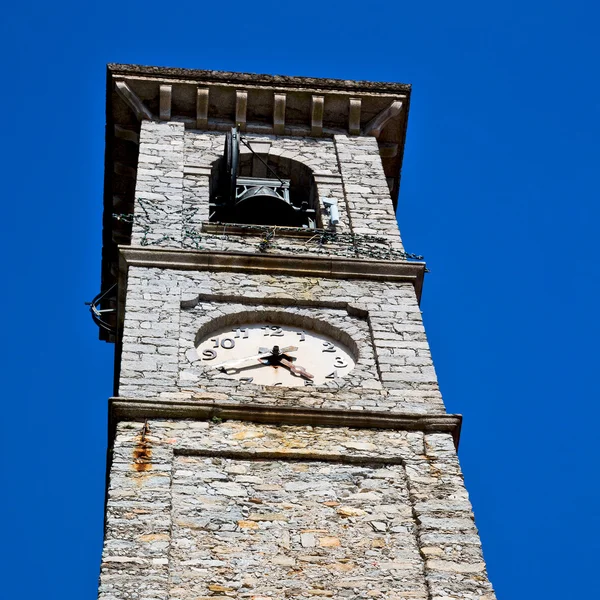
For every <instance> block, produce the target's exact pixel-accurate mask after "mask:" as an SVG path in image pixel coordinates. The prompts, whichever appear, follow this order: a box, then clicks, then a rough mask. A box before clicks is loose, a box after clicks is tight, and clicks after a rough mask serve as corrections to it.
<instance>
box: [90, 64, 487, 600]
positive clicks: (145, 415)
mask: <svg viewBox="0 0 600 600" xmlns="http://www.w3.org/2000/svg"><path fill="white" fill-rule="evenodd" d="M409 102H410V86H408V85H405V84H398V83H372V82H357V81H342V80H334V79H311V78H304V77H284V76H266V75H251V74H243V73H225V72H216V71H195V70H183V69H166V68H157V67H140V66H133V65H109V66H108V77H107V130H106V132H107V133H106V177H105V198H104V202H105V208H104V233H103V263H102V285H101V292H100V294H99V295H98V296H97V298H96V299H95V301H94V302H93V303H92V307H91V308H92V315H93V317H94V319H95V321H96V322H97V324H98V325H99V326H100V337H101V339H104V340H106V341H109V342H112V343H115V344H116V350H117V352H116V357H117V358H116V366H115V384H114V397H112V398H111V399H110V400H109V422H110V430H109V455H108V456H109V460H108V470H109V479H108V489H107V500H106V523H105V525H106V526H105V542H104V551H103V556H102V566H101V577H100V591H99V597H100V599H101V600H125V599H127V600H130V599H136V600H208V599H213V600H225V599H228V598H248V599H252V600H280V599H284V598H298V599H300V598H304V599H308V598H315V597H325V598H348V599H358V598H382V599H386V600H409V599H411V600H412V599H417V600H434V599H435V600H442V599H443V600H459V599H460V600H462V599H464V600H475V599H478V600H494V599H495V596H494V592H493V590H492V587H491V585H490V583H489V581H488V578H487V575H486V570H485V563H484V561H483V557H482V553H481V547H480V541H479V537H478V534H477V529H476V527H475V524H474V520H473V514H472V511H471V505H470V503H469V500H468V494H467V492H466V489H465V487H464V483H463V479H462V475H461V472H460V467H459V464H458V460H457V456H456V448H457V445H458V439H459V432H460V425H461V418H460V416H459V415H452V414H448V413H447V412H446V411H445V408H444V404H443V402H442V398H441V395H440V392H439V389H438V383H437V379H436V375H435V371H434V368H433V364H432V361H431V355H430V352H429V347H428V343H427V339H426V336H425V332H424V329H423V323H422V319H421V313H420V310H419V299H420V295H421V288H422V283H423V276H424V272H425V264H424V263H423V262H422V261H421V260H420V257H416V256H414V255H410V254H407V253H406V251H405V249H404V247H403V245H402V241H401V238H400V233H399V230H398V225H397V222H396V216H395V206H396V202H397V198H398V190H399V181H400V171H401V164H402V156H403V151H404V140H405V134H406V124H407V117H408V110H409Z"/></svg>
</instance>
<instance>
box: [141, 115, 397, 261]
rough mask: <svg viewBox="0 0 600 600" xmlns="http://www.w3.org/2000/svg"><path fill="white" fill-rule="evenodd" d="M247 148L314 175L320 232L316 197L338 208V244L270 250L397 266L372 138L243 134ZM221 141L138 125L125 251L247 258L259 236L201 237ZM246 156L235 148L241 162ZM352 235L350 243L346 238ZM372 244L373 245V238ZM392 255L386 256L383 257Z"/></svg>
mask: <svg viewBox="0 0 600 600" xmlns="http://www.w3.org/2000/svg"><path fill="white" fill-rule="evenodd" d="M246 138H247V140H248V142H249V143H250V145H253V146H254V147H257V148H259V149H260V151H261V153H262V154H263V155H264V156H266V157H270V158H272V159H274V160H284V161H285V160H288V161H296V162H298V163H301V164H303V165H305V166H306V167H307V168H309V169H310V170H311V171H312V172H313V175H314V179H315V185H316V189H317V193H318V202H319V207H318V210H319V212H320V219H321V221H322V226H323V227H325V228H327V227H328V226H329V224H330V223H329V216H328V213H327V211H325V210H324V205H323V202H322V201H323V198H334V199H336V200H337V201H338V209H339V213H340V221H339V223H338V225H337V226H336V228H335V230H336V232H337V234H338V238H339V236H340V235H342V236H343V235H344V234H347V235H346V237H343V238H339V239H338V240H337V241H336V240H332V239H331V236H329V237H328V238H327V239H326V240H325V241H326V243H323V242H324V238H323V237H322V236H314V238H312V239H310V241H309V242H307V238H306V237H305V236H300V237H299V238H294V236H290V235H286V236H282V235H281V234H278V233H277V232H276V231H275V232H274V233H275V235H274V237H273V238H272V239H271V240H270V250H271V251H274V252H278V253H287V252H290V253H303V254H304V253H313V254H320V255H331V256H348V257H354V256H359V257H361V258H367V259H368V258H379V259H387V258H391V259H398V258H399V257H400V258H401V255H398V254H393V252H400V253H401V252H403V247H402V242H401V240H400V234H399V231H398V225H397V223H396V218H395V215H394V209H393V205H392V200H391V197H390V193H389V190H388V187H387V181H386V178H385V174H384V172H383V167H382V164H381V158H380V156H379V148H378V145H377V140H376V139H375V138H353V137H348V136H343V135H339V136H336V137H335V139H325V138H318V139H317V138H297V137H278V136H272V135H257V134H251V135H250V134H249V135H247V136H246ZM224 140H225V135H224V134H223V133H216V132H200V131H194V130H185V129H184V126H183V124H182V123H177V122H153V121H143V122H142V125H141V133H140V152H139V164H138V172H137V173H138V174H137V183H136V195H135V196H136V197H135V210H134V223H133V233H132V244H137V245H149V246H162V247H171V248H182V247H183V248H190V249H205V250H219V251H227V250H233V251H241V252H253V251H256V250H257V247H258V245H259V244H260V242H261V240H262V239H263V237H264V234H263V233H261V232H257V233H256V234H255V235H243V236H241V235H238V234H235V233H233V232H232V231H231V228H230V230H229V231H228V230H227V229H226V228H224V229H223V231H219V232H214V231H212V232H207V231H205V230H203V223H208V221H209V217H210V215H209V200H210V198H209V192H210V175H211V170H212V168H213V166H214V163H215V162H216V161H217V160H218V159H219V158H220V157H221V156H222V154H223V146H224ZM249 152H250V150H249V149H248V148H247V147H246V146H244V145H242V146H241V147H240V153H241V156H244V155H245V154H248V153H249ZM349 235H352V236H353V237H348V236H349ZM375 238H376V239H375ZM391 252H392V253H391Z"/></svg>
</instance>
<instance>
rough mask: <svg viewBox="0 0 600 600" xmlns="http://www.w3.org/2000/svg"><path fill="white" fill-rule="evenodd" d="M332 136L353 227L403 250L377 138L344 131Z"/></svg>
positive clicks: (357, 231)
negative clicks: (344, 133)
mask: <svg viewBox="0 0 600 600" xmlns="http://www.w3.org/2000/svg"><path fill="white" fill-rule="evenodd" d="M334 139H335V147H336V150H337V157H338V161H339V164H340V171H341V174H342V179H343V182H344V192H345V196H346V202H347V205H348V213H349V215H350V226H351V228H352V231H353V232H354V233H357V234H370V235H377V236H381V237H383V238H384V239H386V240H387V242H388V244H389V245H390V246H391V247H392V248H394V249H396V250H400V251H401V250H403V248H402V242H401V240H400V230H399V229H398V222H397V221H396V214H395V213H394V207H393V204H392V201H391V198H390V191H389V188H388V185H387V181H386V178H385V173H384V172H383V165H382V164H381V158H380V157H379V146H378V145H377V140H376V139H375V138H373V137H350V136H347V135H336V136H335V138H334Z"/></svg>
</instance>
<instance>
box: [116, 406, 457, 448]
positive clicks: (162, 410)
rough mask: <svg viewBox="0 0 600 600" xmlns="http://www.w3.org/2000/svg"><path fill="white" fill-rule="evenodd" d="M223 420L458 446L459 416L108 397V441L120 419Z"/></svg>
mask: <svg viewBox="0 0 600 600" xmlns="http://www.w3.org/2000/svg"><path fill="white" fill-rule="evenodd" d="M213 418H217V419H222V420H234V421H250V422H254V423H271V424H279V425H313V426H321V427H355V428H367V429H400V430H407V431H423V432H426V433H449V434H451V435H452V438H453V439H454V445H455V447H456V448H457V449H458V442H459V438H460V429H461V424H462V415H448V414H437V415H413V414H403V413H395V412H385V413H382V412H374V411H361V412H356V411H348V410H330V409H323V408H313V409H298V408H292V407H283V406H275V405H254V404H219V403H209V404H206V403H202V402H198V401H194V400H175V401H173V400H160V399H147V398H122V397H113V398H110V399H109V432H110V433H109V437H110V440H109V442H110V443H111V444H112V440H113V438H114V433H115V428H116V424H117V423H118V422H119V421H126V420H140V419H193V420H208V419H213Z"/></svg>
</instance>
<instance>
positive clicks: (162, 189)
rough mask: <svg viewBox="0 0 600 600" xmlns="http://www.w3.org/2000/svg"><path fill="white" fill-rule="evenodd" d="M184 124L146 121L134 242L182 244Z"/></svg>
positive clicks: (135, 211)
mask: <svg viewBox="0 0 600 600" xmlns="http://www.w3.org/2000/svg"><path fill="white" fill-rule="evenodd" d="M183 134H184V126H183V123H175V122H171V123H164V122H160V123H159V122H154V121H142V125H141V129H140V150H139V157H138V168H137V179H136V186H135V203H134V221H133V228H132V234H131V243H132V244H135V245H140V244H141V245H164V246H180V245H181V236H182V211H183V159H184V152H183Z"/></svg>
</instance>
